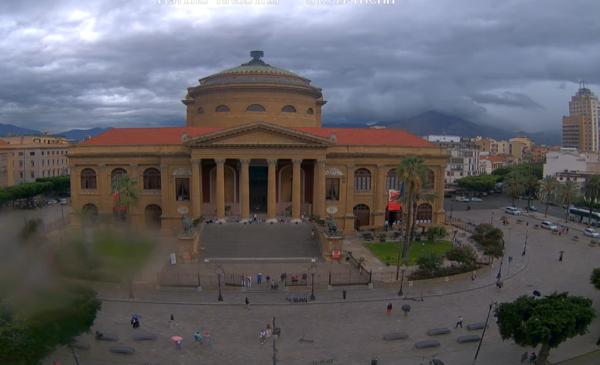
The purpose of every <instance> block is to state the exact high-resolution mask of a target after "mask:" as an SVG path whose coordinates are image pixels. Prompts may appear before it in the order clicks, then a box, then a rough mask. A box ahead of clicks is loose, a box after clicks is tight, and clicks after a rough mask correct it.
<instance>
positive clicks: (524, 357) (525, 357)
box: [521, 351, 529, 364]
mask: <svg viewBox="0 0 600 365" xmlns="http://www.w3.org/2000/svg"><path fill="white" fill-rule="evenodd" d="M528 356H529V354H528V353H527V351H525V353H524V354H523V355H521V364H522V363H524V362H525V361H527V357H528Z"/></svg>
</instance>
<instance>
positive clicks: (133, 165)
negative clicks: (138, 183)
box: [129, 163, 139, 169]
mask: <svg viewBox="0 0 600 365" xmlns="http://www.w3.org/2000/svg"><path fill="white" fill-rule="evenodd" d="M138 166H139V165H138V164H136V163H132V164H129V167H131V168H132V169H137V168H138Z"/></svg>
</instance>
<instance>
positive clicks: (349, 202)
mask: <svg viewBox="0 0 600 365" xmlns="http://www.w3.org/2000/svg"><path fill="white" fill-rule="evenodd" d="M355 168H356V166H352V165H350V166H348V173H347V174H346V215H347V216H352V217H354V169H355Z"/></svg>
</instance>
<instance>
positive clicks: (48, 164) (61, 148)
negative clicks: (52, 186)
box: [0, 136, 69, 185]
mask: <svg viewBox="0 0 600 365" xmlns="http://www.w3.org/2000/svg"><path fill="white" fill-rule="evenodd" d="M0 139H1V140H3V141H4V142H6V143H7V144H6V145H2V146H0V151H6V152H7V153H10V154H11V156H12V162H11V163H12V166H11V171H12V174H13V185H14V184H21V183H24V182H34V181H35V179H37V178H40V177H53V176H63V175H68V174H69V158H68V156H67V155H68V153H69V144H68V143H67V141H66V139H65V138H63V137H52V136H25V137H2V138H0Z"/></svg>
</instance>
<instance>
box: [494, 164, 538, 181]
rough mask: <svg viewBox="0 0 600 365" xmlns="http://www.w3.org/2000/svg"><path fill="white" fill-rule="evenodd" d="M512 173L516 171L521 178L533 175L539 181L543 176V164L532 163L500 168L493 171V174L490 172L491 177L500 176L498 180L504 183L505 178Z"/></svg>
mask: <svg viewBox="0 0 600 365" xmlns="http://www.w3.org/2000/svg"><path fill="white" fill-rule="evenodd" d="M513 171H516V172H518V173H519V174H521V175H523V176H525V175H530V174H531V175H534V176H536V177H537V178H538V180H539V179H541V178H542V177H543V175H544V163H543V162H534V163H523V164H520V165H513V166H505V167H500V168H498V169H496V170H494V172H492V175H495V176H500V180H502V181H506V176H507V175H508V174H510V173H511V172H513Z"/></svg>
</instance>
